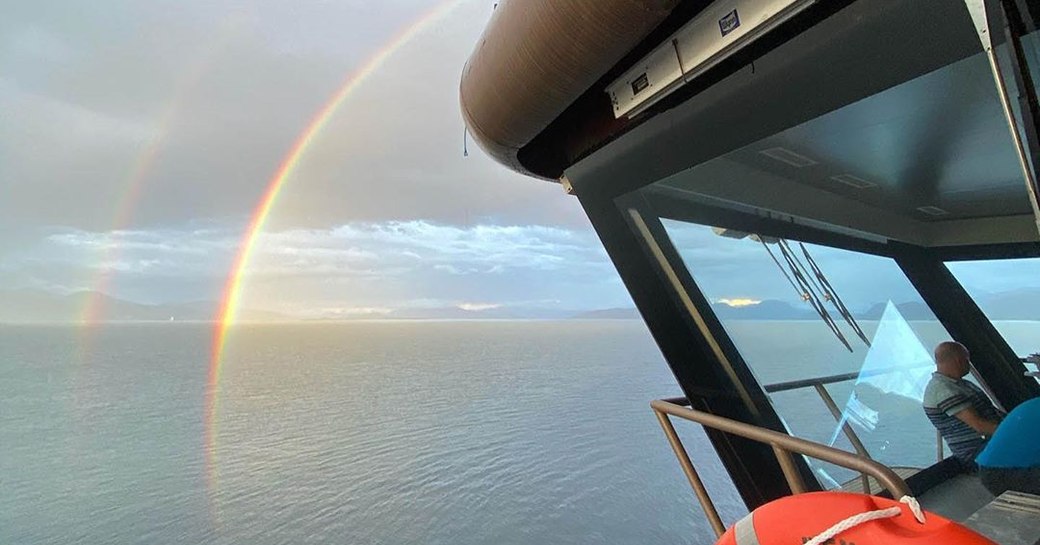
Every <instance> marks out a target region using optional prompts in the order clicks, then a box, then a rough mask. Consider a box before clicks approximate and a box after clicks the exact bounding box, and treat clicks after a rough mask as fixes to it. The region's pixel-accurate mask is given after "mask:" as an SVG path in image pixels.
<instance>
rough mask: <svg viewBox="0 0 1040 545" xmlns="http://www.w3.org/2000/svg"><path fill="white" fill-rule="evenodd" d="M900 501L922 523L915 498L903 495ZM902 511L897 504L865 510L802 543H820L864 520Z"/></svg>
mask: <svg viewBox="0 0 1040 545" xmlns="http://www.w3.org/2000/svg"><path fill="white" fill-rule="evenodd" d="M899 502H900V503H905V504H906V505H907V507H909V508H910V512H911V513H913V515H914V518H915V519H917V522H920V523H921V524H924V512H923V511H921V505H920V504H919V503H917V499H916V498H914V497H912V496H903V497H902V498H899ZM902 512H903V509H902V508H901V507H899V506H895V507H889V508H888V509H878V510H876V511H867V512H865V513H860V514H858V515H852V516H851V517H849V518H847V519H845V520H843V521H841V522H839V523H837V524H835V525H834V526H831V527H830V528H827V529H826V530H824V531H823V533H822V534H820V535H818V536H816V537H814V538H812V539H810V540H809V541H806V542H805V543H804V544H803V545H821V544H822V543H824V542H826V541H827V540H828V539H831V538H832V537H834V536H836V535H838V534H840V533H842V532H844V531H845V530H848V529H850V528H853V527H856V526H859V525H860V524H863V523H865V522H870V521H872V520H879V519H887V518H893V517H897V516H899V514H900V513H902Z"/></svg>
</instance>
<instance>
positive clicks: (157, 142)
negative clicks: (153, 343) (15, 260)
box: [78, 21, 235, 326]
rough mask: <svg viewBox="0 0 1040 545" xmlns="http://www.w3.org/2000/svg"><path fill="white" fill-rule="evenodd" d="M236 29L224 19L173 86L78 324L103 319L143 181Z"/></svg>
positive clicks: (118, 211)
mask: <svg viewBox="0 0 1040 545" xmlns="http://www.w3.org/2000/svg"><path fill="white" fill-rule="evenodd" d="M234 30H235V28H234V27H233V25H231V24H229V23H228V22H227V21H225V24H224V26H223V27H222V28H221V32H220V33H219V34H218V35H217V36H216V38H215V40H214V42H213V43H212V44H210V46H209V47H206V48H205V49H204V51H205V54H204V55H201V56H200V57H199V58H198V59H197V60H196V62H194V63H193V64H192V65H191V66H190V67H189V68H188V70H187V71H186V72H185V73H184V75H183V77H181V78H180V79H179V80H178V82H177V85H176V86H175V88H174V91H173V96H172V99H171V100H170V102H169V103H168V104H167V105H166V107H165V108H163V111H162V113H161V114H160V116H159V121H158V122H157V123H156V125H155V126H156V130H155V132H154V133H153V135H152V136H151V137H150V138H149V139H148V141H147V143H146V144H145V146H144V149H142V150H141V153H140V154H139V155H138V156H137V159H136V160H135V161H134V164H133V167H132V168H131V169H130V172H129V176H127V178H126V183H125V184H124V189H123V191H121V192H120V195H121V196H120V198H119V200H118V201H116V205H115V209H114V213H113V220H112V224H111V227H110V228H109V231H108V232H109V240H107V241H106V242H105V245H104V247H103V248H102V255H101V260H100V268H99V272H98V274H97V276H95V277H94V280H93V282H91V287H90V291H89V292H88V296H87V300H86V302H85V303H84V305H83V308H82V309H81V311H80V314H79V320H78V321H79V323H80V324H83V325H85V326H91V325H96V324H97V323H98V322H100V321H101V320H102V319H103V318H104V310H105V309H104V305H105V296H106V295H109V294H110V291H111V285H112V280H113V278H114V276H115V274H114V273H115V271H114V270H112V269H110V268H108V265H109V264H110V263H111V262H114V261H118V260H119V257H120V255H121V254H120V251H121V250H122V244H121V240H120V239H121V238H122V237H123V236H124V233H123V230H124V229H126V228H127V227H128V226H129V225H130V222H131V221H132V220H133V212H134V209H135V208H136V207H137V204H138V201H139V200H140V198H141V192H142V189H143V187H144V185H145V182H146V181H147V180H148V179H149V177H150V176H151V173H152V172H153V170H154V169H155V164H156V162H157V160H158V158H159V156H160V155H161V153H160V152H161V151H162V149H163V147H164V146H165V144H166V139H167V137H168V136H169V135H170V133H171V132H172V130H171V127H172V125H173V121H174V120H175V119H176V118H177V116H178V115H179V113H180V112H181V110H182V109H183V108H184V102H185V101H186V100H187V98H188V97H189V96H190V95H191V91H192V90H193V89H194V88H195V87H197V86H198V84H199V82H200V81H201V80H202V78H203V77H204V76H205V75H206V73H207V72H208V71H209V69H210V68H211V66H212V65H213V62H214V60H215V59H216V57H217V53H218V52H219V51H221V50H222V49H223V47H224V46H225V45H226V43H227V41H228V40H229V38H230V37H231V35H232V34H233V31H234Z"/></svg>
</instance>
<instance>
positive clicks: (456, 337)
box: [0, 321, 741, 544]
mask: <svg viewBox="0 0 1040 545" xmlns="http://www.w3.org/2000/svg"><path fill="white" fill-rule="evenodd" d="M209 333H210V332H209V328H208V327H206V326H203V325H178V324H155V325H138V326H113V327H109V328H105V329H102V330H101V331H100V332H99V334H100V337H99V338H98V339H97V342H96V349H95V350H94V352H93V353H92V354H88V355H85V356H84V357H83V358H82V361H79V359H80V353H79V352H80V351H79V345H78V344H77V335H76V332H75V331H74V330H72V329H69V328H58V327H17V328H13V327H12V328H0V362H3V363H2V364H0V365H2V366H0V448H2V450H3V455H2V456H0V543H5V544H6V543H18V544H23V543H34V544H35V543H77V542H79V543H121V544H125V543H149V544H152V543H257V544H267V543H294V544H295V543H350V544H366V543H387V542H394V543H423V544H430V543H445V544H447V543H452V544H455V543H460V544H466V543H473V544H477V543H481V544H483V543H502V544H541V543H619V544H620V543H635V542H639V543H677V542H683V543H710V542H711V541H712V540H711V539H709V537H710V530H708V529H707V528H708V527H707V525H706V523H705V522H704V521H703V519H702V517H700V516H698V513H697V511H696V510H695V509H696V503H695V500H694V498H693V495H692V493H691V492H690V491H689V485H688V484H687V483H686V482H685V480H684V479H683V477H682V473H681V471H680V470H679V467H678V464H677V463H676V462H675V459H674V457H673V455H672V453H671V451H670V450H669V448H668V445H667V442H666V441H665V440H664V437H663V434H662V433H661V430H660V428H659V427H658V425H657V422H656V420H655V419H654V417H653V413H652V412H651V411H650V408H649V404H648V403H649V401H650V400H651V399H652V398H654V397H656V396H662V395H672V394H674V393H675V392H676V391H677V388H676V387H675V386H674V382H673V380H672V379H671V376H670V374H669V372H668V369H667V367H666V366H665V364H664V363H663V361H662V360H661V357H660V355H659V354H658V352H657V350H656V348H655V346H654V345H653V343H652V341H651V340H650V338H649V335H648V334H647V333H646V330H645V327H644V326H643V325H642V323H640V322H635V321H627V322H596V323H590V322H561V323H544V322H542V323H539V322H505V323H472V322H468V323H467V322H458V323H372V324H364V323H358V324H343V325H338V324H337V325H326V324H312V325H299V326H262V327H260V326H257V327H246V328H242V329H240V330H238V331H236V332H235V333H234V335H233V337H232V342H231V344H230V346H229V353H228V359H227V363H226V366H225V370H224V378H223V382H222V384H221V388H222V391H221V398H220V414H219V436H218V438H217V441H216V449H217V452H216V453H215V454H216V457H215V459H216V461H217V464H216V467H215V470H216V471H215V472H216V475H214V476H213V477H214V478H213V479H212V480H211V482H212V483H213V486H212V488H211V489H207V478H206V475H205V470H206V464H205V457H204V452H203V448H204V444H205V442H204V437H203V393H204V388H205V380H206V363H207V357H208V356H207V349H208V347H209V341H210V337H209ZM687 435H688V442H689V444H690V445H691V448H692V449H693V450H694V451H695V453H697V454H695V456H696V457H697V458H698V459H700V460H704V459H707V458H710V455H708V451H709V450H710V447H708V446H707V445H706V443H705V441H704V439H703V436H702V435H700V434H699V433H697V434H693V433H689V434H687ZM708 472H709V473H710V474H711V475H712V476H713V477H711V481H712V482H711V484H712V485H713V486H714V488H715V489H716V490H720V491H722V492H723V495H722V496H721V497H722V498H723V502H722V503H723V509H724V511H727V512H728V513H730V514H731V515H732V516H733V517H735V516H737V515H738V514H739V513H740V511H741V510H740V508H739V507H738V506H737V500H736V498H735V496H734V495H733V493H732V491H729V495H728V496H726V495H725V493H726V492H727V490H728V486H727V483H726V480H725V478H724V474H723V473H721V470H720V469H718V468H717V467H716V468H715V469H714V470H708Z"/></svg>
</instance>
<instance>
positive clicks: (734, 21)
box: [607, 0, 814, 117]
mask: <svg viewBox="0 0 1040 545" xmlns="http://www.w3.org/2000/svg"><path fill="white" fill-rule="evenodd" d="M813 1H814V0H717V1H716V2H714V3H712V4H711V5H709V6H708V7H707V8H705V9H704V11H703V12H701V13H700V14H698V15H697V17H694V18H693V20H691V21H690V22H689V23H687V24H686V25H684V26H683V27H682V28H681V29H679V31H678V32H676V33H675V34H673V35H672V36H671V38H669V39H668V40H666V41H665V42H664V43H662V44H661V45H660V46H658V47H657V48H656V49H654V50H653V51H652V52H651V53H650V54H649V55H647V56H646V57H644V58H643V59H641V60H640V61H639V62H637V63H636V64H635V66H633V67H632V68H631V69H629V70H628V71H626V72H625V73H624V74H623V75H622V76H621V77H620V78H618V79H617V80H615V81H614V82H613V83H611V84H610V85H609V86H608V87H607V94H608V95H609V96H610V99H611V102H612V103H613V106H614V116H615V117H621V116H626V115H628V116H631V115H635V114H637V113H639V112H640V111H642V110H644V109H646V108H648V107H649V106H650V105H652V104H653V103H655V102H657V101H658V100H661V99H662V98H664V97H665V96H667V95H668V93H671V92H672V91H673V90H675V89H676V88H678V87H679V86H681V85H682V84H684V83H686V82H689V81H691V80H693V79H694V78H696V77H697V76H698V75H700V74H701V73H703V72H704V71H705V70H707V69H709V68H711V67H712V66H714V65H715V64H717V63H718V62H719V61H721V60H723V59H725V58H726V57H728V56H730V55H732V54H733V53H734V52H736V51H738V50H740V49H741V48H742V47H745V46H746V45H747V44H749V43H751V42H752V41H754V40H755V39H757V38H758V37H759V36H762V35H763V34H765V33H766V32H768V31H769V30H771V29H773V28H775V27H776V26H777V25H779V24H781V23H783V22H784V21H786V20H787V19H789V18H790V17H792V16H793V15H795V14H797V13H798V12H799V11H801V10H802V9H804V8H805V7H807V6H808V5H809V4H812V3H813Z"/></svg>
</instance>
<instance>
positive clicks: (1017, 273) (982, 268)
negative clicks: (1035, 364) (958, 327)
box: [946, 258, 1040, 356]
mask: <svg viewBox="0 0 1040 545" xmlns="http://www.w3.org/2000/svg"><path fill="white" fill-rule="evenodd" d="M946 266H947V267H948V268H949V269H950V272H952V273H953V275H954V277H956V278H957V281H958V282H960V283H961V285H962V286H964V289H965V290H967V292H968V294H969V295H971V297H972V299H974V300H975V304H977V305H978V306H979V308H980V309H982V312H983V313H985V314H986V317H987V318H989V320H990V321H991V322H993V326H994V327H996V328H997V331H999V332H1000V334H1001V335H1003V336H1004V340H1006V341H1007V343H1008V344H1009V345H1010V346H1011V348H1012V349H1013V350H1015V352H1017V353H1018V355H1020V356H1026V355H1029V354H1032V353H1035V352H1040V258H1028V259H1000V260H990V261H958V262H951V263H947V264H946Z"/></svg>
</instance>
